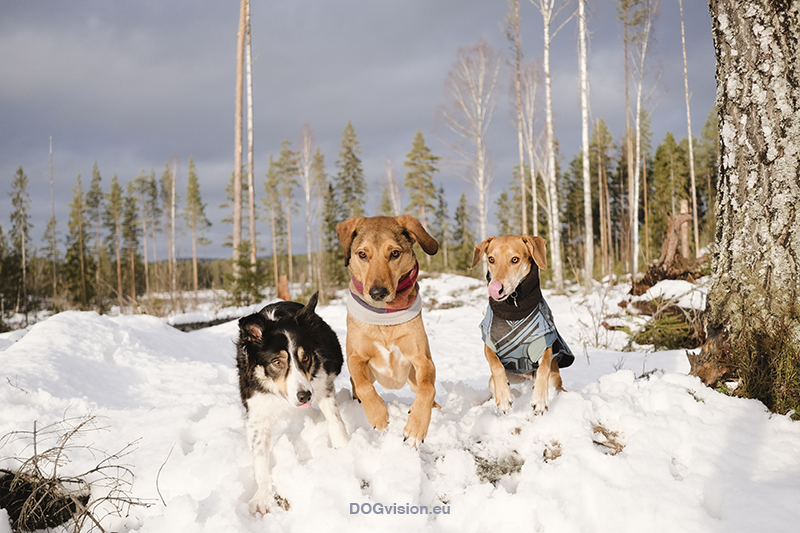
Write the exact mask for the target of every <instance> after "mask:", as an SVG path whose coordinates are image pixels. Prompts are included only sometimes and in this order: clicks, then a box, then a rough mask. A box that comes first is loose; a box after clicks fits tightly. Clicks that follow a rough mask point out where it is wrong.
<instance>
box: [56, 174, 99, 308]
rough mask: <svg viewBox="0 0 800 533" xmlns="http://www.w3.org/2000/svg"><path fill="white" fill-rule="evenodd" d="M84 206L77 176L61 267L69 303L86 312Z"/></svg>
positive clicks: (87, 259) (89, 286)
mask: <svg viewBox="0 0 800 533" xmlns="http://www.w3.org/2000/svg"><path fill="white" fill-rule="evenodd" d="M87 212H88V206H87V205H86V199H85V198H84V194H83V185H82V184H81V175H80V173H79V174H78V179H77V183H76V184H75V187H73V189H72V203H71V204H70V210H69V223H68V229H69V233H68V235H67V255H66V258H65V264H64V269H63V271H64V282H65V283H66V286H67V295H68V297H69V299H70V300H71V301H72V302H73V303H76V304H79V305H80V306H81V308H82V309H86V308H87V307H88V305H89V301H90V300H91V298H92V292H93V291H92V289H93V284H92V283H90V280H89V278H90V273H91V272H92V270H94V269H93V268H92V267H93V264H92V260H91V256H90V255H89V254H88V253H87V244H88V243H89V229H90V228H89V226H88V224H87V223H88V222H89V220H88V218H87V216H86V215H87Z"/></svg>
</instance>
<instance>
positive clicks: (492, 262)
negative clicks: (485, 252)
mask: <svg viewBox="0 0 800 533" xmlns="http://www.w3.org/2000/svg"><path fill="white" fill-rule="evenodd" d="M489 262H490V263H491V264H494V257H492V256H489Z"/></svg>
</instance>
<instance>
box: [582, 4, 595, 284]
mask: <svg viewBox="0 0 800 533" xmlns="http://www.w3.org/2000/svg"><path fill="white" fill-rule="evenodd" d="M578 26H579V32H580V71H581V123H582V135H581V140H582V146H583V216H584V218H585V231H584V240H585V242H584V246H585V252H584V259H585V261H584V281H585V285H586V286H587V287H590V286H591V285H590V282H591V280H592V276H593V274H594V224H593V220H594V219H593V217H592V178H591V176H590V175H589V76H588V73H587V65H586V62H587V59H586V0H578Z"/></svg>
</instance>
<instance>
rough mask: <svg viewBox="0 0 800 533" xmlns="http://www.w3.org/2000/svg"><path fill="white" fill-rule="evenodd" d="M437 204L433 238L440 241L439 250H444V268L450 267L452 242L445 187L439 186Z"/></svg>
mask: <svg viewBox="0 0 800 533" xmlns="http://www.w3.org/2000/svg"><path fill="white" fill-rule="evenodd" d="M436 199H437V205H436V211H435V212H434V214H433V216H434V221H435V226H434V228H433V238H434V239H436V240H437V241H438V242H439V250H441V251H442V253H441V256H442V261H443V263H444V264H443V267H444V270H448V269H449V268H450V265H449V258H448V248H449V243H450V215H449V214H448V212H447V202H446V201H445V199H444V187H439V190H438V191H437V194H436Z"/></svg>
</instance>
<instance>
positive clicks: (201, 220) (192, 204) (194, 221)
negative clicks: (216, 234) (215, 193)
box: [183, 157, 211, 302]
mask: <svg viewBox="0 0 800 533" xmlns="http://www.w3.org/2000/svg"><path fill="white" fill-rule="evenodd" d="M187 181H188V183H187V184H186V205H185V206H184V208H183V216H184V218H185V220H186V225H188V226H189V231H191V233H192V287H193V289H194V298H195V302H197V246H198V245H200V246H205V245H208V244H210V241H209V240H208V239H206V238H205V237H204V236H203V232H204V231H205V230H206V229H208V228H210V227H211V221H210V220H208V217H207V216H206V204H204V203H203V199H202V197H201V196H200V183H199V181H198V180H197V167H195V164H194V159H193V158H192V157H189V178H188V180H187Z"/></svg>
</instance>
